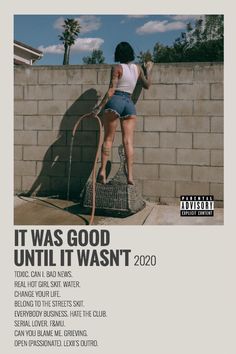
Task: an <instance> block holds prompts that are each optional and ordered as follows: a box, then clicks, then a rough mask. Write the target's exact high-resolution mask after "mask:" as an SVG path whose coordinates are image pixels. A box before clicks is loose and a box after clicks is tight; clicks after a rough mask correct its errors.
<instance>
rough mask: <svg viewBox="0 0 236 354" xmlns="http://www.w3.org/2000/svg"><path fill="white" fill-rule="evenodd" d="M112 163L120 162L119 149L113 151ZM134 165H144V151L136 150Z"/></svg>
mask: <svg viewBox="0 0 236 354" xmlns="http://www.w3.org/2000/svg"><path fill="white" fill-rule="evenodd" d="M112 162H120V157H119V154H118V149H117V148H114V149H112ZM134 163H143V149H142V148H134Z"/></svg>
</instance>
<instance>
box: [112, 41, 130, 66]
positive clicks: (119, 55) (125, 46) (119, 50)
mask: <svg viewBox="0 0 236 354" xmlns="http://www.w3.org/2000/svg"><path fill="white" fill-rule="evenodd" d="M132 60H134V50H133V48H132V47H131V45H130V44H129V43H128V42H120V43H119V44H118V45H117V46H116V50H115V61H119V62H120V63H128V62H129V61H132Z"/></svg>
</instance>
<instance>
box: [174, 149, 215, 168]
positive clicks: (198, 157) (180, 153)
mask: <svg viewBox="0 0 236 354" xmlns="http://www.w3.org/2000/svg"><path fill="white" fill-rule="evenodd" d="M177 164H180V165H208V166H209V165H210V151H209V150H200V149H197V150H193V149H177Z"/></svg>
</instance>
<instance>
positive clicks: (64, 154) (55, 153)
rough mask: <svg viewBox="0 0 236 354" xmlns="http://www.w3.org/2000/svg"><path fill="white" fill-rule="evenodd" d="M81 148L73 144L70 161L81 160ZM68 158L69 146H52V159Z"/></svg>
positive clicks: (64, 159)
mask: <svg viewBox="0 0 236 354" xmlns="http://www.w3.org/2000/svg"><path fill="white" fill-rule="evenodd" d="M81 158H82V148H81V147H78V146H73V150H72V161H81ZM69 159H70V147H69V146H68V145H67V146H53V148H52V160H53V161H54V160H59V161H66V162H69Z"/></svg>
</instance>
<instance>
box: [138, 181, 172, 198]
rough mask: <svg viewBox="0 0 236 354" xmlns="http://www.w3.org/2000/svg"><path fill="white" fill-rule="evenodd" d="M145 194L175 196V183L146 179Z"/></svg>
mask: <svg viewBox="0 0 236 354" xmlns="http://www.w3.org/2000/svg"><path fill="white" fill-rule="evenodd" d="M143 194H144V195H145V196H158V197H174V196H175V183H174V182H171V181H148V182H146V181H145V182H144V184H143Z"/></svg>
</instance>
